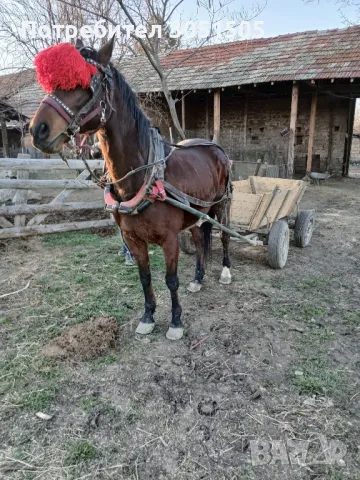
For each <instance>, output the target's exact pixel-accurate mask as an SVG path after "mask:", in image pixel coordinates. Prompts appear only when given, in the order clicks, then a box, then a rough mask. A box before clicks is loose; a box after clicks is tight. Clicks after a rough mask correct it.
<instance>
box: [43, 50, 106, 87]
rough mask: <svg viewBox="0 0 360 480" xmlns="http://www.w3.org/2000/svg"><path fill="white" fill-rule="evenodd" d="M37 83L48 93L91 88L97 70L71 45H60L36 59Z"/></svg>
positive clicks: (45, 51)
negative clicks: (57, 90)
mask: <svg viewBox="0 0 360 480" xmlns="http://www.w3.org/2000/svg"><path fill="white" fill-rule="evenodd" d="M34 65H35V69H36V75H37V81H38V83H39V85H40V86H41V87H42V88H43V89H44V90H45V92H47V93H51V92H53V91H54V90H56V89H59V90H73V89H74V88H76V87H77V86H80V87H82V88H89V86H90V81H91V76H92V75H94V74H95V73H96V72H97V68H96V67H95V66H94V65H92V64H91V63H89V62H87V61H86V60H85V59H84V57H83V56H82V55H81V53H80V52H79V51H78V50H77V49H76V48H75V47H74V46H73V45H71V44H70V43H59V44H57V45H54V46H53V47H49V48H46V49H45V50H42V51H41V52H39V53H38V54H37V55H36V57H35V59H34Z"/></svg>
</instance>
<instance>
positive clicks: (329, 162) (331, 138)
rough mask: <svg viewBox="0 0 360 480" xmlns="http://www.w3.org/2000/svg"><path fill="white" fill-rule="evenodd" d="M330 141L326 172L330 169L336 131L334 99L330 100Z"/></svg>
mask: <svg viewBox="0 0 360 480" xmlns="http://www.w3.org/2000/svg"><path fill="white" fill-rule="evenodd" d="M329 109H330V114H329V141H328V155H327V161H326V170H329V169H330V166H331V161H332V153H333V130H334V102H333V100H332V98H330V100H329Z"/></svg>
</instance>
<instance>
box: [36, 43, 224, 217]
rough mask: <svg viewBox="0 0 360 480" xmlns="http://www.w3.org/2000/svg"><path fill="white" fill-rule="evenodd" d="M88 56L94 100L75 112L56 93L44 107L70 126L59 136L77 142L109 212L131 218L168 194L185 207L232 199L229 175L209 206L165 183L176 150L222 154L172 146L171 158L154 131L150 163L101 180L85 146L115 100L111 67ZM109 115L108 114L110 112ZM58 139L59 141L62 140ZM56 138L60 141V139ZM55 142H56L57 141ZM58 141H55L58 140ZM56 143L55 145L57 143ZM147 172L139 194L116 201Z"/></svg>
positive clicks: (150, 145) (151, 132)
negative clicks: (123, 186)
mask: <svg viewBox="0 0 360 480" xmlns="http://www.w3.org/2000/svg"><path fill="white" fill-rule="evenodd" d="M82 52H83V53H85V55H86V56H85V55H83V56H84V59H85V60H86V61H87V62H89V63H91V64H92V65H94V66H95V67H96V68H97V69H98V73H95V74H94V75H93V76H92V78H91V82H90V90H91V94H92V95H91V98H90V100H88V102H86V103H85V105H84V106H83V107H82V108H81V109H80V110H79V112H77V113H75V112H73V111H72V110H71V109H70V108H69V107H68V106H67V105H66V104H65V103H64V102H63V101H62V100H60V98H58V97H57V96H56V95H54V93H50V94H49V95H47V96H46V97H45V98H44V99H43V100H42V102H41V103H46V104H47V105H49V106H51V107H52V108H53V109H54V110H56V111H57V113H58V114H59V115H60V116H61V117H62V118H63V119H64V120H65V121H66V122H67V123H68V125H67V127H66V129H65V130H64V131H63V132H61V133H60V134H59V136H61V135H63V134H66V135H67V136H68V138H69V141H72V140H73V141H75V146H76V151H77V152H78V153H79V154H80V157H81V159H82V160H83V162H84V164H85V166H86V168H87V170H88V171H89V173H90V176H91V177H92V178H93V179H94V180H95V183H97V184H98V185H99V186H100V187H101V188H103V189H104V197H105V203H106V210H108V211H111V212H113V213H114V212H119V213H123V214H128V215H135V214H138V213H141V212H142V211H144V210H145V209H146V208H147V207H149V206H150V205H151V204H152V203H153V202H154V201H155V200H158V201H162V202H163V201H165V200H166V197H167V194H169V195H171V196H172V197H173V198H175V199H176V200H178V201H180V202H181V203H182V204H184V205H187V206H189V205H190V204H194V205H196V206H199V207H204V208H208V207H211V206H213V205H215V204H216V203H220V202H221V201H222V200H224V199H225V198H229V196H230V195H231V191H230V190H231V183H230V175H229V178H228V183H227V187H226V189H225V193H224V195H223V196H222V198H220V199H219V200H217V201H215V202H206V201H204V200H200V199H197V198H194V197H191V196H190V195H187V194H186V193H184V192H181V191H180V190H178V189H177V188H176V187H174V186H173V185H171V184H170V183H168V182H166V181H165V179H164V172H165V168H166V162H167V161H168V159H169V158H170V157H171V155H172V153H173V152H174V151H175V150H177V149H184V148H193V147H196V146H216V147H218V148H220V149H221V150H222V148H221V147H220V146H219V145H216V144H215V143H213V142H201V143H199V144H191V145H189V146H187V145H170V146H171V150H170V153H169V154H168V155H166V156H165V150H164V141H163V139H162V138H161V136H160V134H159V132H158V130H157V129H155V128H150V144H149V154H148V158H147V163H146V164H145V165H142V166H140V167H138V168H136V169H134V170H131V171H129V172H128V173H127V174H126V175H125V176H124V177H122V178H120V179H119V180H116V181H113V182H111V181H109V180H110V179H109V178H108V174H107V173H106V172H105V173H104V175H103V176H102V177H101V178H98V177H97V176H96V175H95V173H94V172H92V170H91V168H90V167H89V165H88V162H87V160H86V158H85V149H86V148H90V147H89V146H88V145H85V142H86V140H87V138H88V137H89V136H90V135H93V134H94V133H96V132H97V131H98V130H100V129H101V128H103V127H104V126H105V124H106V122H107V121H108V120H109V119H110V117H111V114H112V112H113V111H114V108H113V99H114V81H113V73H112V70H111V65H110V64H108V65H106V66H104V65H101V64H100V63H98V62H96V61H95V60H93V59H92V58H87V55H88V53H89V52H90V53H91V52H93V49H91V48H89V47H83V48H81V49H80V53H82ZM108 111H109V114H107V112H108ZM98 115H100V120H99V125H98V127H97V128H95V129H94V130H92V131H90V132H87V133H86V134H84V136H83V139H82V140H81V136H80V129H81V127H82V126H83V125H85V124H86V123H87V122H89V121H90V120H92V119H93V118H95V117H96V116H98ZM59 136H58V137H59ZM58 137H57V138H58ZM57 138H56V139H57ZM56 139H55V140H56ZM55 140H54V141H55ZM60 156H61V158H62V159H63V161H64V162H65V163H66V164H67V160H66V157H65V156H64V155H63V154H62V153H60ZM142 170H146V173H145V178H144V181H143V184H142V186H141V188H140V190H139V192H138V193H137V194H136V195H135V197H134V198H132V199H131V200H129V201H126V202H122V201H120V202H119V201H118V200H117V199H116V198H115V195H114V192H113V190H112V187H113V185H115V184H118V183H120V182H121V181H123V180H125V179H126V178H128V177H129V176H130V175H134V174H135V173H137V172H139V171H142Z"/></svg>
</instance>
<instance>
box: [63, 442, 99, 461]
mask: <svg viewBox="0 0 360 480" xmlns="http://www.w3.org/2000/svg"><path fill="white" fill-rule="evenodd" d="M67 450H68V451H69V453H68V455H67V457H66V459H65V464H66V465H77V464H79V463H82V462H87V461H89V460H94V459H96V458H99V457H100V456H101V452H100V450H98V449H97V448H95V447H94V445H93V444H92V443H90V442H89V441H87V440H76V441H74V442H70V444H69V446H68V449H67Z"/></svg>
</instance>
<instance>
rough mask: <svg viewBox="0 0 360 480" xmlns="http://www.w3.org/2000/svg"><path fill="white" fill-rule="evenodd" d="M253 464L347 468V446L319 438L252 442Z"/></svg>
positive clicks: (322, 437)
mask: <svg viewBox="0 0 360 480" xmlns="http://www.w3.org/2000/svg"><path fill="white" fill-rule="evenodd" d="M250 451H251V463H252V465H253V466H258V465H271V464H272V465H276V464H280V465H294V466H295V465H296V466H303V467H305V466H308V465H339V466H345V461H344V457H345V455H346V451H347V446H346V445H345V444H344V443H342V442H339V441H337V440H327V438H325V437H324V436H318V437H317V438H314V439H311V440H308V441H307V440H287V441H282V440H279V441H278V440H272V441H267V440H259V439H257V440H250Z"/></svg>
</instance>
